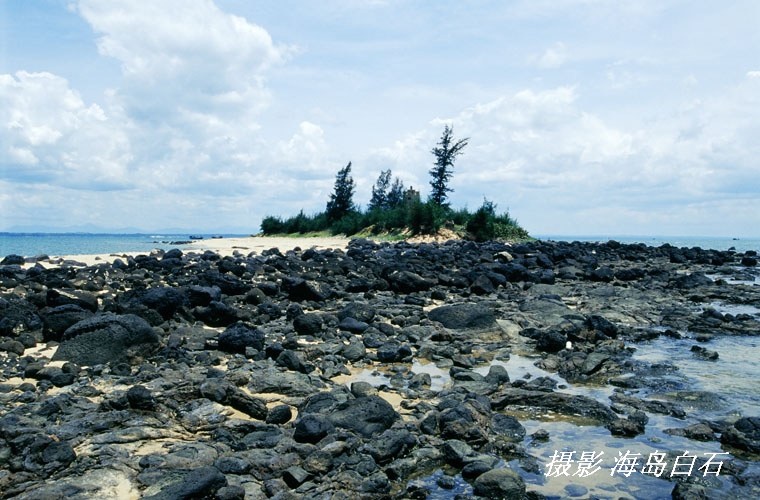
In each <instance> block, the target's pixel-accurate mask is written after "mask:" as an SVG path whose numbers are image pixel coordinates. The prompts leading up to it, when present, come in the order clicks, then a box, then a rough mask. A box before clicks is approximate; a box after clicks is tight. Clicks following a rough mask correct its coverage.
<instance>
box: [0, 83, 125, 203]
mask: <svg viewBox="0 0 760 500" xmlns="http://www.w3.org/2000/svg"><path fill="white" fill-rule="evenodd" d="M123 125H124V124H123V122H122V121H121V117H118V118H117V119H114V117H112V116H109V114H108V113H107V112H106V111H105V110H104V109H103V108H101V107H100V106H99V105H97V104H90V105H87V104H85V103H84V102H83V101H82V99H81V97H80V96H79V94H78V93H77V92H76V91H74V90H72V89H71V88H70V87H69V85H68V82H67V81H66V80H65V79H63V78H61V77H59V76H56V75H52V74H50V73H28V72H25V71H19V72H17V73H16V74H15V75H0V130H1V131H2V133H0V151H3V152H4V155H7V156H6V158H7V159H6V160H5V161H3V162H2V163H3V164H4V165H3V166H4V167H5V168H4V169H3V170H2V172H3V175H4V177H5V178H6V179H16V180H19V181H21V182H52V183H57V184H59V185H63V186H74V187H81V188H87V189H117V188H123V187H126V186H127V185H128V180H127V164H128V162H129V160H130V143H129V139H128V137H127V134H126V132H125V129H124V126H123Z"/></svg>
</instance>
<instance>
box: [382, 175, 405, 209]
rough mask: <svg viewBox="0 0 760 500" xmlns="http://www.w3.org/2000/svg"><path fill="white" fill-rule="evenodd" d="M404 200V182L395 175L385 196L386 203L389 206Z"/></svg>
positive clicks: (399, 203) (397, 204)
mask: <svg viewBox="0 0 760 500" xmlns="http://www.w3.org/2000/svg"><path fill="white" fill-rule="evenodd" d="M403 201H404V183H403V182H402V181H401V179H399V178H398V177H396V178H395V179H394V180H393V186H391V189H390V191H388V195H387V196H386V203H387V204H388V206H389V207H390V208H394V207H397V206H399V205H401V203H403Z"/></svg>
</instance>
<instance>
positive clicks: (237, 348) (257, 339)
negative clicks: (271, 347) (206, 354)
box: [219, 323, 265, 354]
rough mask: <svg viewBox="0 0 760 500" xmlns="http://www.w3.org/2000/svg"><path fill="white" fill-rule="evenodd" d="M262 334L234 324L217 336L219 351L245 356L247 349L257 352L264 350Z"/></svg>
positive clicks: (254, 329)
mask: <svg viewBox="0 0 760 500" xmlns="http://www.w3.org/2000/svg"><path fill="white" fill-rule="evenodd" d="M264 338H265V335H264V332H262V331H261V330H259V329H258V328H252V327H250V326H248V325H246V324H244V323H236V324H234V325H232V326H231V327H229V328H227V329H226V330H224V331H223V332H222V333H220V334H219V349H220V350H222V351H226V352H232V353H240V354H245V349H246V348H247V347H252V348H254V349H256V350H258V351H260V350H262V349H263V348H264Z"/></svg>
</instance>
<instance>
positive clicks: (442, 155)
mask: <svg viewBox="0 0 760 500" xmlns="http://www.w3.org/2000/svg"><path fill="white" fill-rule="evenodd" d="M453 135H454V129H453V128H452V127H449V126H448V125H446V126H445V127H444V129H443V135H441V140H440V142H438V146H436V147H434V148H433V149H432V151H431V153H433V156H435V166H434V167H433V168H431V169H430V177H431V179H430V187H431V188H432V190H431V191H430V201H432V202H433V203H435V204H436V205H438V206H439V207H448V206H449V203H448V202H447V201H446V200H447V198H448V195H447V194H446V193H451V192H453V191H454V190H453V189H451V188H449V187H448V183H449V179H451V175H452V173H453V170H454V160H455V159H456V157H457V156H459V155H460V154H462V149H464V147H465V146H467V142H468V141H469V139H459V140H458V141H456V142H453V140H454V138H453ZM452 142H453V143H452Z"/></svg>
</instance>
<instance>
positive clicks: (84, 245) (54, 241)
mask: <svg viewBox="0 0 760 500" xmlns="http://www.w3.org/2000/svg"><path fill="white" fill-rule="evenodd" d="M242 236H248V235H245V234H204V233H201V234H188V233H185V234H159V233H155V234H149V233H134V234H102V233H9V232H5V233H3V232H0V257H4V256H6V255H11V254H15V255H22V256H24V257H36V256H40V255H48V256H51V257H53V256H60V255H88V254H110V253H122V252H146V253H147V252H150V251H151V250H154V249H162V250H168V249H170V248H179V249H182V248H183V246H184V245H186V243H184V242H187V241H189V240H191V239H199V238H204V239H208V238H230V237H242ZM535 237H536V238H538V239H540V240H547V241H548V240H551V241H589V242H605V241H609V240H615V241H618V242H620V243H644V244H646V245H649V246H660V245H663V244H665V243H669V244H671V245H673V246H676V247H687V248H692V247H701V248H711V249H715V250H729V249H733V250H736V251H737V252H745V251H747V250H755V251H758V252H760V238H725V237H723V238H721V237H706V236H604V235H597V236H588V235H586V236H577V235H553V234H546V235H536V236H535Z"/></svg>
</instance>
